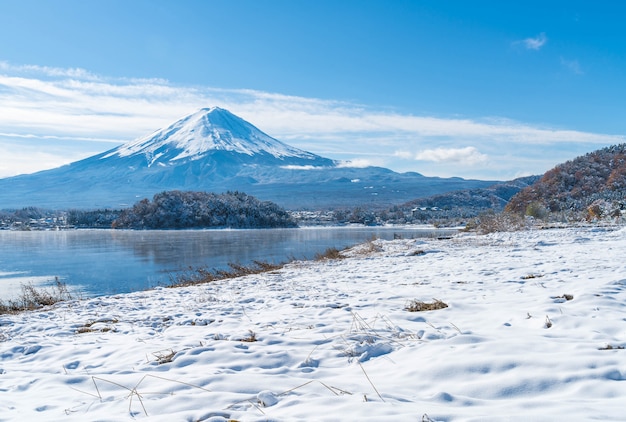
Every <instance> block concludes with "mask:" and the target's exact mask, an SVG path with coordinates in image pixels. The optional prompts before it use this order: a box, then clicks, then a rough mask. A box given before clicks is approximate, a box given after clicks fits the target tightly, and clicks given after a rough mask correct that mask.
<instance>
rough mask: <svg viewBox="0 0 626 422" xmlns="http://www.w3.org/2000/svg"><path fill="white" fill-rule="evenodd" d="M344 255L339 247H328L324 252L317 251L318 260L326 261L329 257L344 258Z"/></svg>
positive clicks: (316, 258) (316, 257)
mask: <svg viewBox="0 0 626 422" xmlns="http://www.w3.org/2000/svg"><path fill="white" fill-rule="evenodd" d="M343 258H344V256H343V255H342V254H341V251H340V250H339V249H337V248H328V249H326V250H325V251H324V252H323V253H321V254H320V253H316V254H315V260H316V261H324V260H327V259H343Z"/></svg>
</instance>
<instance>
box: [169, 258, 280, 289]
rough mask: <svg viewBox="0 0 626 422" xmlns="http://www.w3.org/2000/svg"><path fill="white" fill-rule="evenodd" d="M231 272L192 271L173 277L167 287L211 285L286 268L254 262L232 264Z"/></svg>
mask: <svg viewBox="0 0 626 422" xmlns="http://www.w3.org/2000/svg"><path fill="white" fill-rule="evenodd" d="M228 266H229V268H230V269H229V270H218V269H207V268H198V269H190V271H188V272H185V273H181V274H178V275H176V276H172V277H171V278H170V279H171V282H170V284H169V285H167V287H185V286H192V285H195V284H203V283H210V282H212V281H218V280H226V279H229V278H237V277H243V276H247V275H253V274H261V273H267V272H270V271H276V270H279V269H281V268H282V267H283V266H285V264H284V263H281V264H270V263H268V262H263V261H253V263H252V264H251V265H249V266H244V265H240V264H234V263H230V264H228Z"/></svg>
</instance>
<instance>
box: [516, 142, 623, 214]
mask: <svg viewBox="0 0 626 422" xmlns="http://www.w3.org/2000/svg"><path fill="white" fill-rule="evenodd" d="M598 200H602V201H607V202H616V203H619V202H621V203H624V202H626V144H620V145H614V146H611V147H607V148H603V149H600V150H597V151H594V152H590V153H588V154H585V155H583V156H580V157H577V158H575V159H573V160H571V161H567V162H565V163H563V164H559V165H558V166H556V167H555V168H553V169H552V170H549V171H547V172H546V173H545V174H544V175H543V176H542V177H541V179H539V180H538V181H537V182H536V183H534V184H533V185H531V186H529V187H527V188H525V189H523V190H522V191H520V192H519V193H518V194H517V195H515V196H514V197H513V198H511V201H510V202H509V204H508V205H507V207H506V210H507V211H513V212H518V213H524V212H525V211H526V208H527V207H528V205H530V204H533V203H536V204H539V205H541V206H544V207H546V208H547V209H548V210H550V211H552V212H561V211H567V212H570V211H573V212H578V211H582V210H584V209H586V208H587V207H588V206H590V205H591V204H592V203H593V202H594V201H598Z"/></svg>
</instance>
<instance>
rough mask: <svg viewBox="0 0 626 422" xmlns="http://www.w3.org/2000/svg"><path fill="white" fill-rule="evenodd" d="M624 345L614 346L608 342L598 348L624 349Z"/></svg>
mask: <svg viewBox="0 0 626 422" xmlns="http://www.w3.org/2000/svg"><path fill="white" fill-rule="evenodd" d="M623 349H624V346H613V345H611V344H607V345H606V346H604V347H600V348H599V349H598V350H623Z"/></svg>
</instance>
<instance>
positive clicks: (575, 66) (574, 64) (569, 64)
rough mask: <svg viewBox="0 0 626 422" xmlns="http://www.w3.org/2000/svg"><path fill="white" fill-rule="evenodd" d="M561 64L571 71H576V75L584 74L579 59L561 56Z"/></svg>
mask: <svg viewBox="0 0 626 422" xmlns="http://www.w3.org/2000/svg"><path fill="white" fill-rule="evenodd" d="M561 65H562V66H563V67H565V68H566V69H568V70H569V71H570V72H572V73H575V74H576V75H584V74H585V72H583V70H582V68H581V67H580V63H579V62H578V60H575V59H574V60H567V59H564V58H563V57H561Z"/></svg>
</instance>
